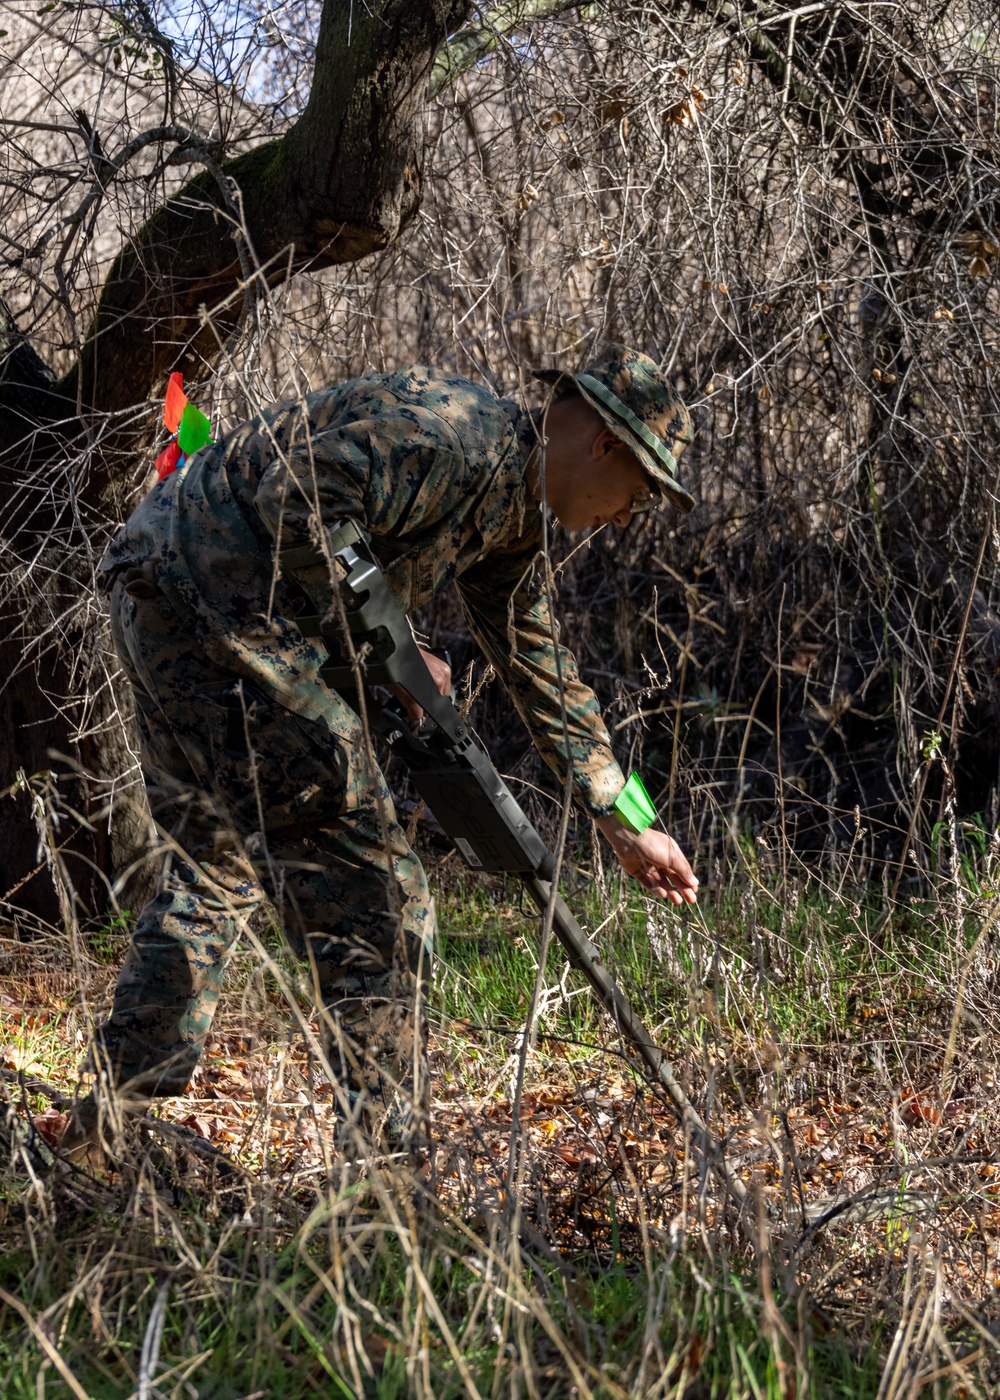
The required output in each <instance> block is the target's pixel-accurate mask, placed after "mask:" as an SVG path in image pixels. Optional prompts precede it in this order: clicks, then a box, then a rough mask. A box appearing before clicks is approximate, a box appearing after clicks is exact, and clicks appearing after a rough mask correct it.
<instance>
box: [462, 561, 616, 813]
mask: <svg viewBox="0 0 1000 1400" xmlns="http://www.w3.org/2000/svg"><path fill="white" fill-rule="evenodd" d="M543 564H544V561H543V560H542V558H541V556H540V554H539V552H538V542H537V540H535V539H534V538H531V539H530V541H529V542H528V543H524V542H517V543H515V544H514V545H513V546H511V547H509V548H507V549H497V550H492V551H491V552H490V554H489V555H488V556H487V558H485V559H484V560H482V561H481V562H480V563H479V564H476V565H474V566H473V567H472V568H471V569H469V570H467V571H466V572H465V573H464V574H463V575H462V576H461V578H460V579H459V581H458V587H459V592H460V594H461V598H462V602H463V605H464V607H465V611H466V615H467V617H468V619H469V625H470V626H471V628H472V631H473V633H474V634H475V637H476V640H477V641H478V642H479V644H480V646H481V647H482V648H483V650H484V651H485V652H486V655H487V656H488V657H489V659H490V661H491V662H492V663H493V665H494V666H495V667H496V670H497V672H498V674H499V676H500V678H501V680H502V681H503V683H504V685H505V687H506V689H507V691H508V693H509V694H510V697H511V699H512V700H513V701H514V704H515V706H516V707H517V710H518V713H519V714H520V716H521V718H522V719H523V720H524V723H525V725H526V726H527V728H528V732H529V733H530V734H531V737H532V739H533V740H534V743H535V747H536V748H537V749H538V752H539V753H540V754H541V756H542V757H543V758H544V759H545V762H546V763H547V764H548V765H549V767H550V768H552V769H553V770H554V771H555V772H556V773H557V774H558V776H559V777H560V779H565V776H566V770H567V766H568V765H567V757H570V758H572V763H573V793H574V796H575V798H576V800H577V802H578V803H579V805H580V806H581V807H583V808H584V810H585V811H587V812H589V813H590V815H591V816H593V817H603V816H607V814H608V813H609V812H610V811H611V810H612V809H613V807H614V804H615V799H616V798H617V796H618V794H619V793H620V792H621V790H622V788H623V787H624V786H625V775H624V774H623V773H622V770H621V768H619V766H618V763H617V762H616V760H615V756H614V754H613V753H612V752H611V741H610V737H609V735H608V731H607V728H606V727H605V724H604V721H603V719H602V718H601V710H600V706H599V705H598V703H597V696H596V695H595V694H594V692H593V691H592V690H591V689H590V687H589V686H587V685H585V684H584V683H583V681H582V680H581V679H580V673H579V669H578V667H577V663H576V658H575V657H574V655H573V653H572V652H571V651H569V650H568V648H566V647H564V646H561V645H558V643H557V644H555V645H554V644H553V627H552V615H551V609H550V604H549V598H548V594H547V592H546V589H545V581H544V573H543ZM555 636H556V638H558V626H557V627H556V630H555ZM557 657H558V660H557ZM560 682H561V685H562V693H563V696H564V698H565V707H566V714H565V722H564V719H563V710H562V706H561V704H560V698H559V691H560Z"/></svg>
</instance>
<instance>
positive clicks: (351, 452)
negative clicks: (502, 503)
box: [254, 399, 464, 607]
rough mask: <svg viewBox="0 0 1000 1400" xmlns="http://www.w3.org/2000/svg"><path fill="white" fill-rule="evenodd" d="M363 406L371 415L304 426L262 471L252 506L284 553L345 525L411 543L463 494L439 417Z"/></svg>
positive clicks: (455, 448)
mask: <svg viewBox="0 0 1000 1400" xmlns="http://www.w3.org/2000/svg"><path fill="white" fill-rule="evenodd" d="M362 407H363V408H366V409H367V410H368V416H365V414H364V413H361V414H360V415H359V416H357V417H353V418H350V419H349V421H346V422H337V423H334V424H331V425H329V426H326V427H316V428H313V429H308V426H307V425H306V426H304V427H303V428H302V430H301V431H300V432H299V434H298V436H297V438H296V440H294V441H293V442H292V443H291V444H290V446H289V448H288V449H287V450H286V451H285V452H282V453H275V454H274V455H273V457H272V460H271V461H270V463H269V465H268V466H267V468H266V470H265V471H264V472H263V473H262V475H261V477H260V481H259V484H258V488H257V493H256V496H255V499H254V506H255V508H256V510H257V512H258V513H259V515H260V516H261V519H262V520H263V521H264V524H265V525H266V526H267V528H268V530H269V531H270V533H271V534H272V535H273V537H274V539H275V541H276V542H277V543H278V544H279V545H281V546H282V547H283V548H291V547H293V546H295V545H301V544H307V543H311V544H318V543H319V542H320V540H321V539H322V535H323V532H324V531H329V530H332V529H333V528H335V527H336V526H337V525H339V524H342V523H343V522H345V521H347V520H354V521H356V522H357V523H358V525H359V526H360V527H361V529H362V530H363V531H364V532H365V533H366V534H368V535H370V536H372V537H377V536H379V535H382V536H388V537H390V538H392V539H393V540H394V541H397V542H400V541H402V542H405V541H406V540H407V538H408V537H413V536H416V535H419V534H420V533H421V532H422V531H426V530H428V529H429V528H432V527H433V526H434V525H435V524H436V523H438V521H439V520H440V518H441V517H442V515H444V514H446V513H447V510H448V506H449V492H461V490H462V489H463V470H464V454H463V451H462V445H461V443H460V442H459V440H458V438H457V436H456V435H455V433H454V430H453V429H452V428H451V427H450V426H449V425H448V424H446V423H444V422H443V421H442V420H441V418H440V417H439V416H438V415H436V414H434V413H430V412H426V411H425V410H423V409H421V408H419V407H415V406H413V405H408V404H407V405H401V404H398V403H392V402H389V403H385V402H380V401H377V400H375V399H373V401H372V402H371V403H370V404H368V405H363V406H362ZM312 572H313V571H310V574H311V573H312ZM303 581H304V582H307V583H310V584H313V585H314V584H315V579H313V578H307V579H304V580H303ZM326 587H327V589H328V590H329V587H330V581H329V580H327V582H326ZM317 601H319V600H317ZM403 605H404V607H405V606H407V605H408V600H404V604H403Z"/></svg>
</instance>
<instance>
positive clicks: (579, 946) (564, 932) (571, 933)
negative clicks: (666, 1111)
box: [522, 875, 747, 1205]
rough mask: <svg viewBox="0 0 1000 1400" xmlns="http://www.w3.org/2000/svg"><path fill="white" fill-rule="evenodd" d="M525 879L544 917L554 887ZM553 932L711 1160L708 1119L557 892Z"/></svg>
mask: <svg viewBox="0 0 1000 1400" xmlns="http://www.w3.org/2000/svg"><path fill="white" fill-rule="evenodd" d="M522 879H523V881H524V888H525V889H526V890H527V891H528V893H529V894H530V895H531V898H532V899H533V900H534V901H535V904H536V905H537V907H538V910H539V912H540V913H541V914H543V915H544V913H545V911H546V909H547V908H548V905H549V901H550V899H551V898H552V886H551V884H550V883H549V882H548V881H547V880H542V879H539V877H538V876H537V875H525V876H522ZM552 931H553V933H554V934H555V935H556V937H557V938H558V939H559V942H560V943H561V944H562V945H563V948H564V949H565V952H566V957H567V959H568V961H569V963H570V966H571V967H574V968H576V970H577V971H578V972H581V973H582V974H583V976H584V977H585V978H586V979H587V981H588V982H589V984H590V988H591V990H592V991H593V993H594V995H595V996H596V997H597V1000H598V1001H599V1002H600V1003H601V1005H602V1006H603V1007H604V1010H605V1011H606V1012H607V1013H608V1015H609V1016H610V1017H611V1019H612V1021H614V1023H615V1025H616V1026H617V1027H618V1029H619V1031H620V1033H621V1034H622V1036H623V1037H624V1038H625V1039H626V1040H627V1041H628V1042H629V1043H630V1045H631V1046H632V1048H633V1049H634V1050H635V1051H636V1053H637V1054H638V1056H639V1058H640V1059H641V1060H642V1062H643V1064H644V1065H645V1066H646V1068H647V1069H648V1070H649V1072H650V1073H651V1074H652V1076H653V1078H654V1079H656V1080H657V1081H658V1082H659V1084H660V1085H661V1086H662V1088H663V1089H665V1090H666V1093H667V1097H668V1098H669V1099H670V1102H671V1104H672V1106H673V1109H674V1112H675V1113H676V1114H677V1116H678V1118H679V1119H680V1121H681V1126H682V1127H684V1128H687V1129H688V1130H689V1131H690V1132H691V1133H692V1134H693V1135H694V1136H696V1137H697V1138H698V1139H699V1140H700V1142H701V1145H702V1150H703V1151H704V1152H706V1155H707V1154H708V1149H709V1147H711V1146H712V1145H713V1144H712V1139H711V1137H710V1136H709V1132H708V1128H707V1126H706V1124H705V1121H704V1119H703V1118H702V1116H701V1114H700V1113H699V1112H698V1110H697V1109H696V1108H695V1106H694V1104H693V1103H692V1102H691V1100H690V1099H689V1098H688V1096H687V1094H685V1092H684V1090H683V1089H682V1088H681V1086H680V1084H679V1083H678V1082H677V1077H676V1075H675V1074H674V1072H673V1070H672V1069H671V1067H670V1064H669V1062H668V1060H667V1058H666V1056H665V1055H664V1053H663V1051H662V1050H661V1049H660V1047H659V1046H658V1045H657V1043H656V1041H655V1040H654V1039H653V1037H652V1036H651V1035H650V1033H649V1031H648V1030H647V1029H646V1026H645V1025H644V1023H643V1022H642V1021H641V1020H640V1019H639V1017H638V1016H637V1015H636V1014H635V1012H634V1011H633V1010H632V1007H631V1004H630V1003H629V1000H628V998H627V997H626V995H625V993H624V992H623V991H622V989H621V987H619V985H618V983H617V982H616V981H615V979H614V978H613V977H612V976H611V973H610V972H609V971H608V969H607V968H606V967H605V966H604V963H603V962H602V960H601V955H600V953H599V952H598V950H597V946H596V945H595V944H594V943H593V942H592V941H591V940H590V939H589V938H588V937H587V935H586V933H585V932H584V931H583V929H582V928H581V927H580V925H579V924H578V923H577V921H576V919H575V918H574V917H573V914H572V911H571V910H570V908H569V906H568V905H567V904H566V901H565V900H564V899H563V897H562V895H561V894H559V893H558V892H557V893H556V896H555V908H554V910H553V917H552ZM715 1155H716V1158H717V1160H715V1161H713V1162H712V1166H713V1167H715V1168H716V1170H718V1171H719V1172H720V1174H721V1175H722V1177H723V1178H724V1180H725V1183H726V1186H727V1187H728V1189H729V1190H730V1192H731V1193H732V1195H733V1196H734V1197H735V1198H736V1200H738V1201H739V1202H740V1204H741V1205H742V1204H743V1203H744V1202H745V1201H746V1197H747V1188H746V1186H745V1185H744V1184H743V1182H742V1181H741V1180H740V1178H739V1176H738V1175H737V1173H736V1171H735V1169H734V1168H733V1166H732V1165H731V1164H730V1163H729V1162H728V1161H727V1160H726V1157H725V1155H724V1153H723V1152H722V1150H721V1147H720V1148H719V1149H718V1151H717V1153H716V1154H715Z"/></svg>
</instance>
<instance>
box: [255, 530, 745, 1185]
mask: <svg viewBox="0 0 1000 1400" xmlns="http://www.w3.org/2000/svg"><path fill="white" fill-rule="evenodd" d="M325 545H326V548H325V549H319V548H317V547H315V546H313V545H304V546H299V547H296V548H292V549H286V550H282V551H281V553H280V555H279V559H280V561H281V564H282V566H283V567H285V568H287V569H290V570H292V571H293V572H294V571H295V570H297V569H313V568H316V567H318V566H322V565H324V564H326V565H327V566H329V565H330V564H332V562H333V561H334V560H336V561H337V564H338V566H339V574H340V592H341V597H342V599H343V602H344V608H345V618H346V625H347V629H348V632H349V633H350V639H351V642H350V643H349V644H348V646H347V651H348V653H350V652H351V651H352V650H353V652H354V656H355V659H354V662H353V664H351V662H350V661H349V659H348V658H347V657H345V656H344V645H343V643H342V639H341V638H339V637H337V636H336V635H334V634H333V632H332V630H331V629H330V628H329V627H328V624H327V618H326V615H325V614H324V615H319V614H317V615H315V616H311V617H299V618H297V619H296V623H297V625H298V627H299V629H300V630H301V631H302V632H303V633H304V634H305V635H306V636H318V637H321V638H322V641H323V643H324V645H325V646H326V648H327V650H328V651H329V653H330V660H329V662H328V663H327V664H326V665H325V666H324V667H323V668H322V669H321V671H320V674H321V675H322V676H323V678H324V680H325V681H326V682H327V684H328V685H330V686H331V687H332V688H333V689H335V690H339V691H341V692H343V693H344V694H345V696H346V697H347V698H348V700H349V702H350V703H352V704H354V705H357V704H358V697H357V694H356V690H357V686H358V685H359V684H361V683H364V684H366V685H368V684H372V683H375V684H382V685H398V686H401V687H402V688H403V689H404V690H405V691H406V692H407V693H408V694H409V695H410V696H411V697H412V698H413V699H414V700H415V701H416V702H417V703H418V704H419V705H420V706H421V707H422V709H423V710H424V712H425V716H426V718H425V721H424V723H423V725H422V726H421V729H420V730H419V731H418V732H414V731H413V730H412V729H411V728H410V727H409V726H408V725H406V724H405V723H404V722H403V721H402V719H401V717H400V715H399V714H398V713H394V712H393V711H392V710H391V708H390V707H389V706H387V705H381V704H379V703H378V701H377V700H375V698H374V697H371V698H370V699H369V702H368V704H367V706H366V710H367V714H368V717H369V721H370V722H371V724H372V726H373V727H374V728H375V729H376V730H377V731H378V732H379V733H380V734H381V736H382V738H383V739H384V740H385V742H386V743H387V744H388V745H389V747H390V748H391V749H392V752H393V753H394V754H396V755H398V757H400V758H401V759H402V760H403V762H404V763H405V764H406V766H407V768H408V769H409V772H410V776H411V778H412V780H413V785H414V787H415V788H416V789H417V791H418V792H419V794H420V796H421V797H422V798H423V800H424V801H425V802H426V803H427V806H428V807H429V808H430V809H431V811H432V812H433V813H434V816H435V817H436V818H437V821H438V823H439V824H440V825H441V826H442V827H443V828H444V831H445V832H446V833H447V835H448V836H449V837H450V838H451V840H452V841H453V842H454V845H455V848H456V849H457V850H458V852H459V854H460V855H461V857H462V859H463V860H464V861H465V863H466V864H467V865H468V866H469V867H470V868H471V869H473V870H484V871H485V870H492V871H505V872H508V873H511V874H517V875H520V877H521V879H522V880H523V882H524V887H525V889H526V890H527V891H528V893H529V894H530V895H531V898H532V899H533V900H534V902H535V904H536V905H537V906H538V908H539V910H540V911H541V913H542V914H543V916H544V914H545V911H546V910H547V909H548V907H549V904H550V901H551V900H552V885H551V877H552V875H553V873H554V870H555V861H554V859H553V856H552V853H551V851H549V849H548V847H547V846H546V845H545V842H544V841H543V840H542V838H541V836H540V835H539V834H538V832H537V831H536V830H535V828H534V826H533V825H532V823H531V822H530V821H529V819H528V817H527V816H526V814H525V813H524V812H523V811H522V809H521V807H520V805H519V804H518V802H517V801H516V799H515V798H514V795H513V793H512V792H511V791H510V789H509V788H508V787H507V784H506V783H505V782H504V781H503V779H502V778H501V776H500V774H499V773H498V772H497V770H496V769H495V768H494V766H493V764H492V762H491V761H490V757H489V755H488V754H487V752H486V750H485V749H484V748H483V747H482V745H481V744H480V743H479V742H478V741H477V739H476V738H475V736H474V735H473V734H472V733H471V732H470V730H469V727H468V725H467V724H466V722H465V720H464V718H463V717H462V715H461V714H460V713H459V712H458V710H457V709H456V707H455V705H454V703H453V702H452V701H451V700H450V699H449V698H448V697H447V696H443V695H440V694H439V693H438V691H437V688H436V686H435V684H434V681H433V678H432V677H431V674H430V671H429V670H428V669H427V664H426V662H425V661H424V658H423V657H422V656H421V654H420V650H419V648H418V647H417V645H416V643H415V642H414V640H413V634H412V633H411V631H410V627H409V624H408V623H407V620H406V617H405V615H404V614H403V612H402V610H401V609H400V608H399V606H398V604H397V603H396V601H395V599H394V598H393V597H392V594H391V592H390V590H389V586H388V584H387V582H386V579H385V575H384V574H383V573H382V569H381V567H380V565H379V563H378V561H377V560H376V559H375V558H374V556H373V554H372V552H371V549H370V548H369V546H368V544H367V541H366V540H365V538H364V536H363V535H362V533H361V532H360V530H359V529H358V527H357V526H356V525H355V524H354V523H353V522H351V521H348V522H346V523H345V524H343V525H341V526H339V527H337V528H336V529H335V530H333V531H331V532H330V533H329V534H328V535H327V537H326V541H325ZM552 927H553V931H554V932H555V935H556V937H557V938H558V939H559V942H560V943H561V944H562V945H563V948H564V949H565V950H566V954H567V956H568V958H569V961H570V963H571V964H572V965H573V967H575V968H577V969H578V970H579V971H580V972H582V973H583V975H584V977H586V979H587V981H588V982H589V984H590V986H591V988H592V990H593V991H594V993H595V994H596V996H597V999H598V1001H599V1002H600V1003H601V1005H602V1006H603V1008H604V1010H605V1011H606V1012H607V1013H608V1015H609V1016H610V1017H611V1018H612V1020H613V1021H614V1023H615V1025H616V1026H617V1027H618V1030H619V1032H620V1034H621V1035H622V1036H623V1037H624V1038H625V1039H626V1040H627V1041H628V1042H629V1044H630V1045H631V1046H632V1047H633V1049H634V1050H635V1051H636V1053H637V1054H638V1056H639V1058H640V1059H641V1060H642V1062H643V1064H644V1065H645V1066H646V1068H647V1069H648V1070H649V1072H650V1073H651V1075H652V1076H653V1078H654V1079H655V1080H656V1081H657V1083H659V1084H660V1085H661V1086H662V1088H663V1089H664V1090H665V1091H666V1093H667V1097H668V1098H669V1099H670V1103H671V1105H672V1106H673V1109H674V1111H675V1113H676V1114H677V1116H678V1118H679V1119H680V1122H681V1125H682V1127H684V1128H686V1129H687V1130H689V1131H690V1132H691V1134H692V1135H693V1136H694V1137H696V1138H697V1140H698V1141H699V1142H700V1145H701V1149H702V1151H703V1152H704V1154H705V1157H706V1160H707V1161H708V1162H709V1163H710V1164H711V1166H712V1167H713V1169H714V1170H715V1171H717V1172H718V1173H719V1175H720V1176H721V1178H722V1180H723V1183H724V1185H725V1187H726V1188H727V1189H728V1191H729V1192H730V1194H731V1195H732V1196H733V1197H734V1199H735V1200H737V1201H738V1202H739V1203H740V1204H741V1205H742V1204H743V1203H744V1202H745V1201H746V1197H747V1190H746V1187H745V1186H744V1184H743V1182H742V1181H741V1180H740V1178H739V1176H738V1174H737V1172H736V1170H735V1168H734V1167H733V1166H732V1165H731V1164H730V1163H729V1162H728V1161H727V1160H726V1158H725V1154H724V1152H723V1151H722V1147H721V1144H719V1143H717V1142H715V1141H714V1140H713V1138H712V1136H711V1134H710V1133H709V1131H708V1128H707V1126H706V1124H705V1122H704V1120H703V1119H702V1117H701V1115H700V1114H699V1113H698V1111H697V1110H696V1109H695V1107H694V1105H693V1104H692V1103H691V1100H690V1099H689V1098H688V1096H687V1094H685V1092H684V1090H683V1089H682V1088H681V1086H680V1084H679V1083H678V1082H677V1078H676V1076H675V1075H674V1072H673V1070H672V1069H671V1068H670V1065H669V1063H668V1062H667V1059H666V1057H665V1056H664V1054H663V1052H662V1050H661V1049H660V1048H659V1046H658V1045H657V1044H656V1041H655V1040H654V1039H653V1037H652V1036H651V1035H650V1033H649V1031H648V1030H647V1029H646V1027H645V1026H644V1025H643V1023H642V1021H641V1020H640V1019H639V1017H638V1016H637V1015H636V1014H635V1012H634V1011H633V1010H632V1007H631V1005H630V1004H629V1001H628V998H627V997H626V996H625V993H624V992H623V991H622V989H621V988H620V987H619V986H618V983H617V982H616V981H615V980H614V978H613V977H612V976H611V974H610V972H608V970H607V968H606V967H605V966H604V963H603V962H602V961H601V955H600V953H599V952H598V950H597V948H596V946H595V945H594V944H593V943H592V942H591V940H590V939H589V938H588V937H587V935H586V933H584V931H583V929H582V928H581V927H580V925H579V924H578V923H577V921H576V919H575V918H574V917H573V915H572V913H571V912H570V910H569V908H568V906H567V905H566V902H565V901H564V900H563V898H562V896H561V895H560V894H559V892H558V890H556V892H555V904H554V908H553V922H552Z"/></svg>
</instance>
